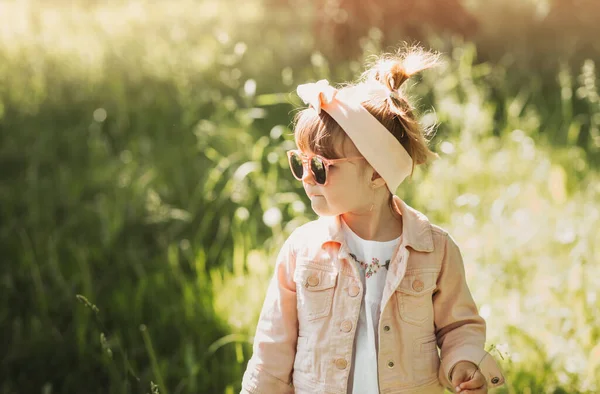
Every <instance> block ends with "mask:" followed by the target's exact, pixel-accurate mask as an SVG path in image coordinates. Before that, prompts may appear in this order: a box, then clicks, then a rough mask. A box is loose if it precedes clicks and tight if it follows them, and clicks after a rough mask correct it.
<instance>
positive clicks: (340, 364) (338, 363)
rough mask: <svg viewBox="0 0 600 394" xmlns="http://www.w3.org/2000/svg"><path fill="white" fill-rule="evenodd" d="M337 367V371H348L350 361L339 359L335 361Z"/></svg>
mask: <svg viewBox="0 0 600 394" xmlns="http://www.w3.org/2000/svg"><path fill="white" fill-rule="evenodd" d="M335 366H336V368H337V369H346V367H347V366H348V361H346V360H344V359H343V358H338V359H337V360H335Z"/></svg>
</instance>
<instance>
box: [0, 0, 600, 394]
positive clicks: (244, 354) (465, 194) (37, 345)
mask: <svg viewBox="0 0 600 394" xmlns="http://www.w3.org/2000/svg"><path fill="white" fill-rule="evenodd" d="M598 37H600V2H598V1H596V0H587V1H584V0H580V1H578V0H553V1H552V0H547V1H542V0H540V1H534V0H486V1H475V0H471V1H467V0H444V1H442V0H405V1H397V0H376V1H375V0H370V1H362V0H287V1H286V0H244V1H234V0H205V1H188V0H183V1H126V0H106V1H100V0H88V1H85V0H77V1H67V0H60V1H59V0H55V1H51V0H46V1H42V0H30V1H14V0H0V179H1V182H0V255H1V263H0V392H1V393H2V394H16V393H19V394H21V393H25V394H30V393H32V394H33V393H41V394H52V393H78V394H79V393H102V394H106V393H111V394H112V393H144V394H145V393H157V392H159V393H164V394H179V393H208V394H213V393H228V394H229V393H237V392H239V389H240V383H241V377H242V373H243V371H244V369H245V365H246V363H247V361H248V359H249V357H250V356H251V342H252V336H253V331H254V329H255V325H256V321H257V318H258V313H259V311H260V307H261V304H262V301H263V297H264V294H265V291H266V286H267V281H268V279H269V277H270V275H271V272H272V268H273V264H274V257H275V254H276V253H277V251H278V249H279V247H280V246H281V244H282V243H283V241H284V239H285V238H286V236H287V235H288V234H289V233H290V232H291V231H292V230H293V229H294V228H296V227H297V226H299V225H301V224H303V223H305V222H307V221H309V220H313V219H314V218H315V214H314V213H313V212H312V210H311V209H310V203H309V201H308V199H307V198H306V196H305V195H304V194H303V191H302V188H301V186H300V184H299V183H298V182H297V181H295V179H294V178H293V177H292V176H291V174H289V170H288V168H287V164H286V156H285V150H286V149H289V148H291V147H293V138H292V134H291V133H292V131H291V120H292V117H293V114H294V111H295V110H296V109H297V108H298V107H299V106H300V104H301V103H300V101H299V99H298V98H297V96H295V94H294V93H293V92H294V91H295V87H296V85H297V84H299V83H305V82H310V81H315V80H318V79H321V78H327V79H329V80H330V81H333V82H339V83H341V82H346V81H349V80H352V79H353V78H354V77H356V76H357V75H358V74H359V73H360V72H361V71H362V67H363V64H364V61H365V60H366V59H368V57H369V56H370V55H373V54H377V53H380V52H381V51H385V50H393V49H394V48H396V47H397V46H398V45H399V44H400V42H401V41H408V42H420V43H421V44H422V45H424V46H426V47H427V48H431V49H435V50H439V51H441V52H442V53H443V54H444V64H443V65H442V66H441V67H438V68H437V69H435V70H431V71H428V72H426V73H425V74H423V76H422V77H421V78H417V79H415V84H414V86H413V87H412V88H411V89H410V94H411V95H412V96H413V97H415V99H417V100H418V101H417V103H418V106H419V108H420V110H421V115H422V117H421V120H422V122H423V123H424V124H433V123H437V124H439V126H438V128H437V134H436V136H435V138H434V139H433V140H432V148H433V149H434V150H435V151H436V152H438V153H439V155H440V159H439V160H437V161H436V162H434V163H432V164H431V165H429V166H428V167H426V168H421V169H418V170H417V171H416V172H415V174H414V176H413V178H412V180H411V181H410V182H408V183H406V184H404V185H403V186H401V187H400V189H399V190H398V192H397V194H398V195H399V196H401V197H402V198H403V199H405V200H406V201H407V202H408V203H409V204H410V205H413V206H414V207H416V208H418V209H419V210H421V211H423V212H424V213H426V214H427V215H428V216H429V218H430V219H431V220H432V221H433V222H435V223H437V224H439V225H441V226H442V227H444V228H446V229H447V230H448V231H449V232H450V233H451V234H452V235H453V236H454V237H455V239H456V241H457V242H458V244H459V245H460V247H461V249H462V252H463V255H464V259H465V264H466V270H467V276H468V282H469V285H470V287H471V290H472V292H473V295H474V298H475V299H476V301H477V303H478V306H479V309H480V313H481V314H482V315H483V316H484V317H485V318H486V319H487V322H488V341H487V344H486V348H487V349H488V350H489V351H490V352H492V354H494V355H495V356H496V358H497V359H498V360H500V362H501V365H502V367H503V369H504V371H505V372H506V377H507V384H506V385H505V386H504V387H503V388H502V389H500V390H498V392H501V393H598V392H600V345H598V343H599V342H600V300H599V291H600V290H599V289H600V176H599V168H600V100H599V96H598V83H599V78H598V76H599V71H598V69H597V67H598V64H599V63H598V62H599V61H600V41H599V40H598ZM156 385H157V386H156Z"/></svg>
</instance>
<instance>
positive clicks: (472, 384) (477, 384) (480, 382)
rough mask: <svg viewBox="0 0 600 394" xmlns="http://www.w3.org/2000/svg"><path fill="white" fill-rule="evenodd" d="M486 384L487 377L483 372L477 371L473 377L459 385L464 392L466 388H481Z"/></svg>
mask: <svg viewBox="0 0 600 394" xmlns="http://www.w3.org/2000/svg"><path fill="white" fill-rule="evenodd" d="M484 386H485V378H484V377H483V375H482V374H480V373H476V374H475V376H474V377H473V379H471V380H468V381H466V382H463V383H461V384H460V385H459V387H460V388H461V393H462V392H464V390H465V389H470V390H473V389H481V388H483V387H484Z"/></svg>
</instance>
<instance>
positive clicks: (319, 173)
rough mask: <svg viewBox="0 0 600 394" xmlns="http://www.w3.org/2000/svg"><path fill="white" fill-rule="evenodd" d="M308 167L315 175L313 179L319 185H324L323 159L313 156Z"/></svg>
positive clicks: (325, 177)
mask: <svg viewBox="0 0 600 394" xmlns="http://www.w3.org/2000/svg"><path fill="white" fill-rule="evenodd" d="M310 169H311V170H312V173H313V175H314V176H315V181H316V182H317V183H318V184H320V185H324V184H325V181H326V180H327V172H326V171H325V163H323V161H322V160H321V159H320V158H318V157H317V156H315V157H313V158H312V160H311V161H310Z"/></svg>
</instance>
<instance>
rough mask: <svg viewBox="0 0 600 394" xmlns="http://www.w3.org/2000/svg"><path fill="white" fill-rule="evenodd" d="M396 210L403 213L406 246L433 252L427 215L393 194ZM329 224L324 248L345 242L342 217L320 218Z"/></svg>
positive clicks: (420, 250) (403, 233) (403, 231)
mask: <svg viewBox="0 0 600 394" xmlns="http://www.w3.org/2000/svg"><path fill="white" fill-rule="evenodd" d="M393 207H394V210H395V211H396V212H397V213H399V214H400V215H402V219H403V220H402V238H403V240H404V244H405V245H406V246H410V247H411V248H412V249H414V250H416V251H419V252H433V235H432V231H431V223H429V220H428V219H427V217H426V216H425V215H423V214H422V213H421V212H419V211H417V210H416V209H414V208H412V207H410V206H408V205H407V204H406V203H405V202H404V201H402V200H401V199H400V197H398V196H396V195H394V196H393ZM319 220H320V221H323V222H324V223H325V224H326V226H327V235H326V239H325V241H324V242H323V244H322V245H321V247H322V248H324V247H325V246H326V244H327V243H329V242H336V243H339V244H340V245H341V244H343V242H344V234H343V232H342V225H341V217H340V216H339V215H338V216H322V217H320V218H319Z"/></svg>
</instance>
